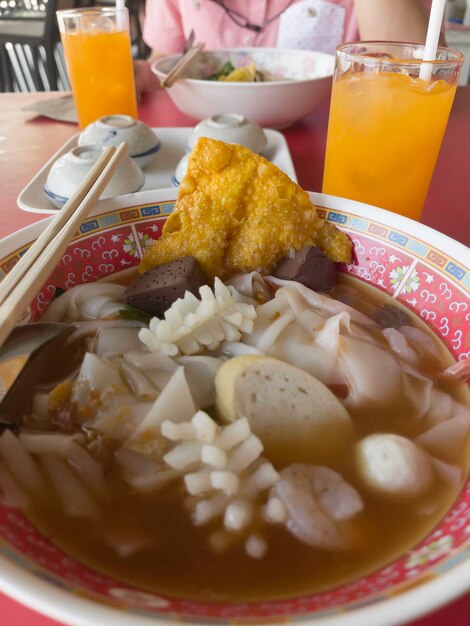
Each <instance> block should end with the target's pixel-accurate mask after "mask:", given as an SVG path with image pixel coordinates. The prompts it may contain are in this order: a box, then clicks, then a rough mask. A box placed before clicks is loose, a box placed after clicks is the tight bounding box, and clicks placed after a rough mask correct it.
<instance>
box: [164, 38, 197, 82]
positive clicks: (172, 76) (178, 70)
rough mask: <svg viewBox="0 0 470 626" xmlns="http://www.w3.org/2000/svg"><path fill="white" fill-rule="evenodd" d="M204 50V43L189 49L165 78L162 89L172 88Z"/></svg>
mask: <svg viewBox="0 0 470 626" xmlns="http://www.w3.org/2000/svg"><path fill="white" fill-rule="evenodd" d="M203 48H204V44H203V43H198V44H197V45H195V46H191V47H190V48H188V49H187V50H186V52H185V53H184V54H183V56H182V57H181V59H180V60H179V61H178V63H176V65H175V66H174V67H173V69H172V70H171V71H170V72H168V74H167V75H166V76H165V79H164V80H163V81H162V87H171V86H172V85H173V83H174V82H175V81H177V80H178V78H179V77H180V75H181V74H182V73H183V72H184V70H185V69H186V67H187V66H188V65H189V64H190V63H191V61H192V60H193V59H194V58H195V57H196V56H197V55H198V54H199V53H200V52H201V50H202V49H203Z"/></svg>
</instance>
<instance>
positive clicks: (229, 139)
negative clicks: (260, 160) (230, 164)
mask: <svg viewBox="0 0 470 626" xmlns="http://www.w3.org/2000/svg"><path fill="white" fill-rule="evenodd" d="M199 137H210V138H211V139H218V140H219V141H225V142H226V143H238V144H239V145H240V146H245V148H249V149H250V150H252V151H253V152H258V153H261V152H263V150H264V149H265V148H266V144H267V143H268V140H267V139H266V135H265V133H264V130H263V129H262V128H261V126H260V125H259V124H255V123H254V122H250V120H247V119H246V117H244V116H243V115H240V114H239V113H219V114H218V115H213V116H212V117H208V118H207V119H205V120H202V122H199V124H197V126H195V127H194V130H193V132H192V133H191V135H190V136H189V139H188V148H189V149H190V150H192V149H193V148H194V146H195V145H196V143H197V140H198V139H199Z"/></svg>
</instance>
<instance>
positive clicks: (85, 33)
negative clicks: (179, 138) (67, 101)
mask: <svg viewBox="0 0 470 626" xmlns="http://www.w3.org/2000/svg"><path fill="white" fill-rule="evenodd" d="M57 20H58V22H59V29H60V35H61V40H62V45H63V46H64V52H65V59H66V62H67V69H68V72H69V77H70V83H71V85H72V93H73V98H74V101H75V106H76V109H77V114H78V123H79V125H80V127H81V128H83V127H85V126H87V125H88V124H90V123H91V122H94V121H95V120H96V119H98V118H99V117H102V116H104V115H115V114H122V115H131V116H132V117H134V118H136V117H137V100H136V93H135V85H134V70H133V63H132V55H131V40H130V35H129V15H128V12H127V9H126V8H123V9H116V8H114V7H109V8H89V9H76V10H75V9H72V10H66V11H57Z"/></svg>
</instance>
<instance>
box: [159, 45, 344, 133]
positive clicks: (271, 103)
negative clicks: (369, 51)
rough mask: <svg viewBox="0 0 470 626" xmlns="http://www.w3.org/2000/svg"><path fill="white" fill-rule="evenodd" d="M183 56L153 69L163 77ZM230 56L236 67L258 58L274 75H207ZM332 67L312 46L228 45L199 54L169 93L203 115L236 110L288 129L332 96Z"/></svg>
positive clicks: (327, 56) (198, 115) (186, 110)
mask: <svg viewBox="0 0 470 626" xmlns="http://www.w3.org/2000/svg"><path fill="white" fill-rule="evenodd" d="M179 56H180V55H172V56H168V57H164V58H162V59H159V60H158V61H155V63H153V64H152V71H153V72H154V73H155V74H156V76H157V77H158V78H159V80H160V81H163V80H164V78H165V77H166V75H167V74H168V72H169V71H170V70H171V68H172V67H173V66H174V65H175V63H176V62H177V61H178V59H179ZM226 61H231V62H232V63H233V65H234V66H235V67H240V66H242V65H249V64H250V63H254V64H255V65H256V67H257V68H258V69H259V70H264V71H266V72H269V74H270V75H271V76H272V78H273V80H271V81H267V82H259V83H242V82H240V83H233V82H225V81H222V82H220V81H212V80H205V79H204V78H205V77H208V76H210V75H211V74H214V73H215V72H216V71H217V70H219V69H220V68H221V67H222V65H223V64H224V63H225V62H226ZM333 69H334V57H333V55H331V54H325V53H323V52H315V51H312V50H282V49H277V48H227V49H224V50H213V51H211V52H203V53H202V54H199V55H198V56H197V57H196V58H195V59H194V61H193V62H192V63H191V64H190V66H189V68H188V69H187V70H186V74H185V75H184V76H183V77H182V78H180V79H179V80H177V81H176V82H175V83H174V84H173V85H172V86H171V87H170V88H168V93H169V95H170V97H171V99H172V100H173V102H174V103H175V105H176V106H177V107H178V109H180V110H181V111H183V113H186V114H187V115H190V116H191V117H193V118H195V119H198V120H202V119H204V118H206V117H207V116H212V115H217V114H218V113H230V112H231V111H237V112H238V113H240V114H241V115H244V116H245V117H246V118H247V119H249V120H252V121H253V122H256V123H258V124H260V125H261V126H264V127H267V128H285V127H286V126H290V125H291V124H293V123H294V122H295V121H296V120H298V119H300V118H302V117H304V116H305V115H307V114H308V113H311V112H312V111H313V110H314V109H315V108H316V107H317V106H318V104H320V103H321V102H322V100H324V98H325V97H326V96H327V95H328V93H329V91H330V88H331V77H332V75H333Z"/></svg>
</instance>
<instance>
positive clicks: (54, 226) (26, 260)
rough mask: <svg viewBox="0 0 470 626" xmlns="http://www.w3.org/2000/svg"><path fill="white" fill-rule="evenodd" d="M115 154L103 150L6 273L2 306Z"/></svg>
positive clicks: (1, 286) (1, 289)
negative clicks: (78, 184) (70, 195)
mask: <svg viewBox="0 0 470 626" xmlns="http://www.w3.org/2000/svg"><path fill="white" fill-rule="evenodd" d="M114 152H115V148H112V149H109V150H105V151H104V152H103V154H102V155H101V156H100V158H99V159H98V161H97V162H96V165H95V167H94V168H93V169H91V170H90V172H89V173H88V176H86V178H85V179H84V181H83V182H82V184H81V185H80V186H79V187H78V189H77V190H76V192H75V194H73V196H72V197H71V198H69V200H68V201H67V202H66V203H65V204H64V206H63V207H62V209H60V212H58V213H57V215H56V217H55V219H53V220H52V221H51V222H50V224H49V225H48V226H47V228H46V229H45V230H44V232H42V233H41V235H40V236H39V237H38V239H36V241H35V242H34V243H33V245H32V246H31V247H30V248H29V249H28V251H27V252H26V253H25V254H24V255H23V257H22V258H21V261H20V262H19V263H17V264H16V265H15V266H14V267H13V269H12V270H11V271H10V272H8V274H7V275H6V276H5V278H4V279H3V280H2V282H0V304H2V303H3V302H4V300H5V298H6V297H7V296H8V294H9V293H10V291H11V290H12V289H13V288H14V286H15V284H16V283H18V282H19V281H20V280H21V277H22V276H24V275H25V273H26V272H27V271H28V269H29V268H30V267H31V265H32V264H33V263H34V261H35V260H36V259H37V257H38V256H39V255H40V254H41V252H42V251H43V249H44V248H45V247H46V246H47V245H48V244H49V243H50V242H51V241H52V239H54V237H55V236H56V235H57V233H58V232H59V231H60V229H61V228H62V227H63V226H64V225H65V224H66V223H67V221H68V220H69V219H70V216H71V214H72V213H73V212H74V211H75V209H76V208H77V206H78V204H80V202H81V201H82V200H83V199H84V198H85V196H86V195H87V193H88V192H89V191H90V189H91V187H92V186H93V183H94V182H95V180H96V178H97V175H96V171H101V169H102V168H103V167H104V166H105V165H106V164H107V163H108V162H109V160H110V159H111V157H112V155H113V154H114Z"/></svg>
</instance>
